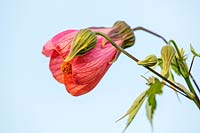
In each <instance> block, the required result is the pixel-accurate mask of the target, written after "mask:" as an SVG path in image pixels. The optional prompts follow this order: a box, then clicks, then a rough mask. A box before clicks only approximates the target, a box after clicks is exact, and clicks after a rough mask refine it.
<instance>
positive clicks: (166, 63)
mask: <svg viewBox="0 0 200 133" xmlns="http://www.w3.org/2000/svg"><path fill="white" fill-rule="evenodd" d="M175 54H176V51H175V49H174V47H172V46H171V45H165V46H163V47H162V49H161V58H162V61H163V64H162V75H163V76H167V75H168V72H169V68H170V65H171V62H172V60H173V58H174V56H175Z"/></svg>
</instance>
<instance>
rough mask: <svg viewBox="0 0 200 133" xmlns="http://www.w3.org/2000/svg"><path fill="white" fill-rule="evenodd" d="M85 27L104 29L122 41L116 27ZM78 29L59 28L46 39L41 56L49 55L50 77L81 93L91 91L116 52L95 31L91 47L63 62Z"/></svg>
mask: <svg viewBox="0 0 200 133" xmlns="http://www.w3.org/2000/svg"><path fill="white" fill-rule="evenodd" d="M89 29H90V30H91V31H93V32H96V31H98V32H102V33H105V34H106V35H108V36H110V37H111V38H113V40H114V42H115V43H116V44H117V45H119V46H123V44H124V43H123V42H124V41H125V39H124V38H123V37H124V36H122V35H123V34H121V35H119V34H118V35H116V33H118V31H119V30H116V27H112V28H89ZM78 32H79V31H78V30H67V31H64V32H61V33H59V34H57V35H56V36H54V37H53V38H52V39H51V40H50V41H48V42H47V43H46V44H45V45H44V47H43V50H42V53H43V54H44V55H45V56H47V57H50V63H49V67H50V70H51V72H52V75H53V77H54V78H55V79H56V80H57V81H58V82H60V83H62V84H64V85H65V87H66V90H67V91H68V92H69V93H70V94H71V95H73V96H79V95H83V94H85V93H88V92H89V91H91V90H92V89H93V88H94V87H95V86H96V85H97V84H98V82H99V81H100V80H101V78H102V77H103V76H104V74H105V73H106V71H107V70H108V69H109V67H110V66H111V64H112V63H111V62H112V61H114V60H115V57H117V56H118V54H119V52H118V51H117V49H116V48H115V47H113V46H112V45H111V44H110V43H109V42H107V41H106V40H105V39H104V38H103V37H102V36H99V35H98V36H97V44H96V46H95V47H94V48H93V49H92V50H90V51H88V52H86V53H84V54H83V55H78V56H75V57H74V58H73V59H71V60H70V61H69V62H64V60H65V59H66V57H67V56H68V55H69V52H70V48H71V45H72V41H73V39H74V36H75V35H76V34H77V33H78ZM132 35H133V33H132ZM133 37H134V35H133ZM133 43H134V42H133Z"/></svg>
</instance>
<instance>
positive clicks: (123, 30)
mask: <svg viewBox="0 0 200 133" xmlns="http://www.w3.org/2000/svg"><path fill="white" fill-rule="evenodd" d="M113 28H114V29H113V30H112V31H111V32H110V33H109V36H110V38H111V39H112V40H116V39H118V38H120V39H123V44H122V47H123V48H128V47H131V46H133V45H134V43H135V35H134V33H133V30H132V29H131V27H130V26H129V25H128V24H127V23H126V22H125V21H117V22H115V23H114V25H113Z"/></svg>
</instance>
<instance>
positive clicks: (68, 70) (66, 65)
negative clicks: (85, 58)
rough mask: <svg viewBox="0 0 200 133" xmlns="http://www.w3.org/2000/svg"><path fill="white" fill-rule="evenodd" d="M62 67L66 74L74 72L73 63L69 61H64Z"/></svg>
mask: <svg viewBox="0 0 200 133" xmlns="http://www.w3.org/2000/svg"><path fill="white" fill-rule="evenodd" d="M60 68H61V71H62V72H63V73H64V74H67V75H69V74H72V65H71V64H70V63H68V62H63V63H62V64H61V65H60Z"/></svg>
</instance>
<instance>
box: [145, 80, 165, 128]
mask: <svg viewBox="0 0 200 133" xmlns="http://www.w3.org/2000/svg"><path fill="white" fill-rule="evenodd" d="M149 79H151V81H153V80H152V79H154V82H152V83H151V84H150V88H149V89H148V91H147V97H148V99H147V102H146V114H147V118H148V120H149V122H150V123H151V125H153V124H152V120H153V115H154V112H155V110H156V105H157V104H156V95H157V94H162V87H163V84H162V82H160V81H159V80H158V79H157V78H155V77H151V78H149Z"/></svg>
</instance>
